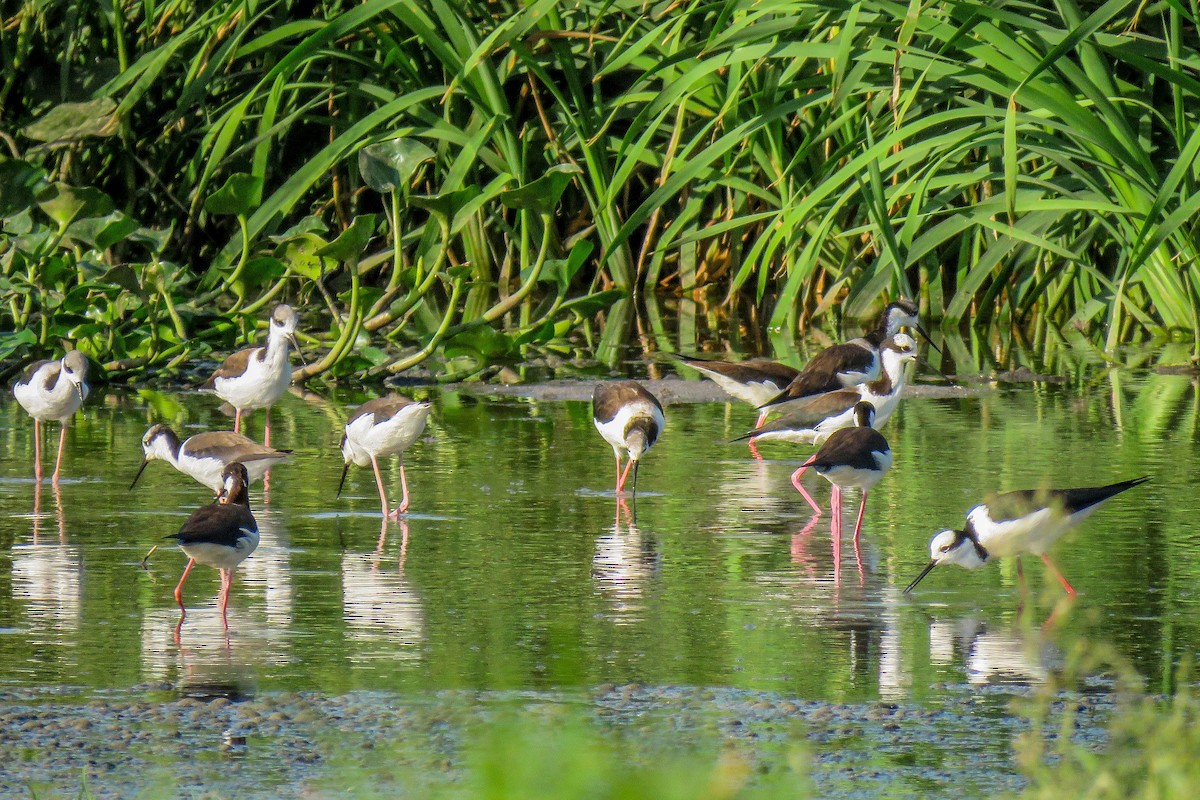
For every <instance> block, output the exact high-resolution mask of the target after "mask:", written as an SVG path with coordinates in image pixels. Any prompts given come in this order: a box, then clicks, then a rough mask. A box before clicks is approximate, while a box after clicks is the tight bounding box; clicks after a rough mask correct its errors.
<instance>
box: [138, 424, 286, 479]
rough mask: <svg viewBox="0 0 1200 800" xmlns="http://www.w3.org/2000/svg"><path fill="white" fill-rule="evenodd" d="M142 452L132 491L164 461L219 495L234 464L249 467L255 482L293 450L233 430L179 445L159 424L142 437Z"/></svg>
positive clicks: (171, 432) (208, 433)
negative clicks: (149, 467) (152, 465)
mask: <svg viewBox="0 0 1200 800" xmlns="http://www.w3.org/2000/svg"><path fill="white" fill-rule="evenodd" d="M142 452H143V453H144V454H145V456H144V457H143V458H142V465H141V466H140V467H138V471H137V474H136V475H134V476H133V483H131V484H129V488H130V489H133V487H134V486H136V485H137V482H138V479H139V478H141V477H142V473H143V472H144V471H145V470H146V466H147V465H149V463H150V462H151V461H158V460H161V461H166V462H167V463H168V464H170V465H171V466H172V467H174V468H175V469H177V470H179V471H180V472H182V473H183V474H184V475H188V476H190V477H191V478H193V479H195V480H196V481H198V482H200V483H202V484H204V485H205V486H207V487H208V488H210V489H212V490H213V491H214V492H218V493H219V492H220V491H221V487H222V486H223V485H224V479H223V477H222V476H223V474H224V472H225V468H226V467H227V466H229V465H230V464H232V463H234V462H235V461H236V462H240V463H241V464H243V465H244V466H245V467H246V473H247V475H248V476H249V482H250V483H254V482H255V481H258V480H261V479H262V476H263V473H265V472H266V471H267V470H269V469H270V468H271V467H272V466H274V465H275V464H278V463H279V462H281V461H283V460H284V459H286V458H287V457H288V456H290V455H291V452H292V451H291V450H276V449H274V448H271V447H267V446H266V445H262V444H259V443H258V442H255V441H253V440H251V439H248V438H247V437H245V436H243V435H242V434H240V433H234V432H233V431H205V432H204V433H197V434H196V435H194V436H189V437H188V438H187V440H186V441H184V442H180V441H179V436H178V435H177V434H176V433H175V431H174V430H172V429H171V428H170V427H168V426H167V425H162V424H159V425H152V426H151V427H150V429H149V430H147V431H146V433H145V435H144V436H142Z"/></svg>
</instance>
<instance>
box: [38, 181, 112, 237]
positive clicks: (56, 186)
mask: <svg viewBox="0 0 1200 800" xmlns="http://www.w3.org/2000/svg"><path fill="white" fill-rule="evenodd" d="M37 204H38V207H39V208H41V209H42V211H44V212H46V216H48V217H50V219H52V220H54V221H55V222H57V223H58V225H59V227H60V228H64V227H66V226H67V225H69V224H71V222H73V221H74V220H76V219H83V218H85V217H103V216H105V215H106V214H111V213H112V211H113V201H112V198H110V197H109V196H108V195H106V194H105V193H104V192H102V191H100V190H99V189H96V188H93V187H91V186H82V187H79V188H76V187H74V186H71V185H69V184H66V183H61V182H59V183H52V184H50V185H49V186H47V187H45V188H44V189H42V190H41V191H40V192H38V194H37Z"/></svg>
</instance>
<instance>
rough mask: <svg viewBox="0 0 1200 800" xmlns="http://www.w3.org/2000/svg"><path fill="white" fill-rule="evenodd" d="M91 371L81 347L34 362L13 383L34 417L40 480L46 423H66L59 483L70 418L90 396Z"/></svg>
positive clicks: (61, 436)
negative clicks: (80, 350) (43, 426)
mask: <svg viewBox="0 0 1200 800" xmlns="http://www.w3.org/2000/svg"><path fill="white" fill-rule="evenodd" d="M87 373H88V360H87V358H86V357H85V356H84V355H83V353H81V352H79V351H78V350H70V351H68V352H67V354H66V355H64V356H63V357H62V358H60V359H59V360H57V361H37V362H35V363H33V364H30V365H29V366H28V367H26V368H25V371H24V372H22V373H21V377H20V378H18V379H17V382H16V383H15V384H13V396H14V397H16V398H17V402H18V403H20V404H21V408H23V409H25V411H26V412H27V413H28V414H29V416H31V417H33V474H34V477H35V478H36V479H37V480H38V482H41V480H42V423H43V422H50V421H52V420H53V421H57V422H58V423H59V424H60V425H61V426H62V430H61V431H60V432H59V435H58V456H57V457H56V458H55V459H54V475H53V476H52V477H51V480H53V481H54V483H58V479H59V476H60V475H61V473H62V457H63V450H64V449H65V448H66V446H67V421H68V420H69V419H70V418H71V417H72V416H74V415H75V412H76V411H78V410H79V408H80V407H81V406H82V405H83V401H84V400H85V399H87V396H88V385H87Z"/></svg>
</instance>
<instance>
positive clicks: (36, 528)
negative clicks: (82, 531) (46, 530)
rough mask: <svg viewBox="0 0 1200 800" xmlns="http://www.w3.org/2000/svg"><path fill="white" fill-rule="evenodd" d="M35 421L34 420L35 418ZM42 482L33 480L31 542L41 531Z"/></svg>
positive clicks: (35, 542)
mask: <svg viewBox="0 0 1200 800" xmlns="http://www.w3.org/2000/svg"><path fill="white" fill-rule="evenodd" d="M35 422H36V420H35ZM41 515H42V482H41V480H36V481H34V482H33V543H34V544H37V540H38V534H39V533H41V527H42V521H41V519H39V517H41Z"/></svg>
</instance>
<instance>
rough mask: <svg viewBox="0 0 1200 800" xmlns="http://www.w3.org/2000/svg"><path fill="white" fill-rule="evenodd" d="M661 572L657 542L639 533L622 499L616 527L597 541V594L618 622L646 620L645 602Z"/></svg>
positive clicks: (594, 568) (594, 576)
mask: <svg viewBox="0 0 1200 800" xmlns="http://www.w3.org/2000/svg"><path fill="white" fill-rule="evenodd" d="M622 513H624V514H625V524H624V525H622V522H621V519H622ZM658 569H659V554H658V552H657V550H656V549H655V546H654V540H653V538H652V537H649V536H646V535H644V534H643V533H642V532H641V530H639V529H638V527H637V521H636V517H635V516H634V514H633V513H632V511H630V509H629V508H628V506H627V505H626V504H625V502H624V500H623V499H621V498H618V500H617V505H616V513H615V519H614V521H613V526H612V528H610V529H609V530H608V531H605V532H604V533H603V534H601V535H600V536H598V537H596V554H595V555H594V556H593V557H592V579H593V580H594V581H595V583H596V591H597V592H598V593H599V594H600V595H601V596H603V597H604V598H605V599H606V600H607V601H608V603H609V605H610V607H611V609H612V619H613V621H614V622H617V623H620V624H630V623H634V622H640V621H641V620H642V614H643V612H644V611H645V604H644V602H643V598H644V596H645V594H646V591H647V588H648V587H649V584H650V582H651V581H652V580H654V577H655V576H656V575H657V573H658Z"/></svg>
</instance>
